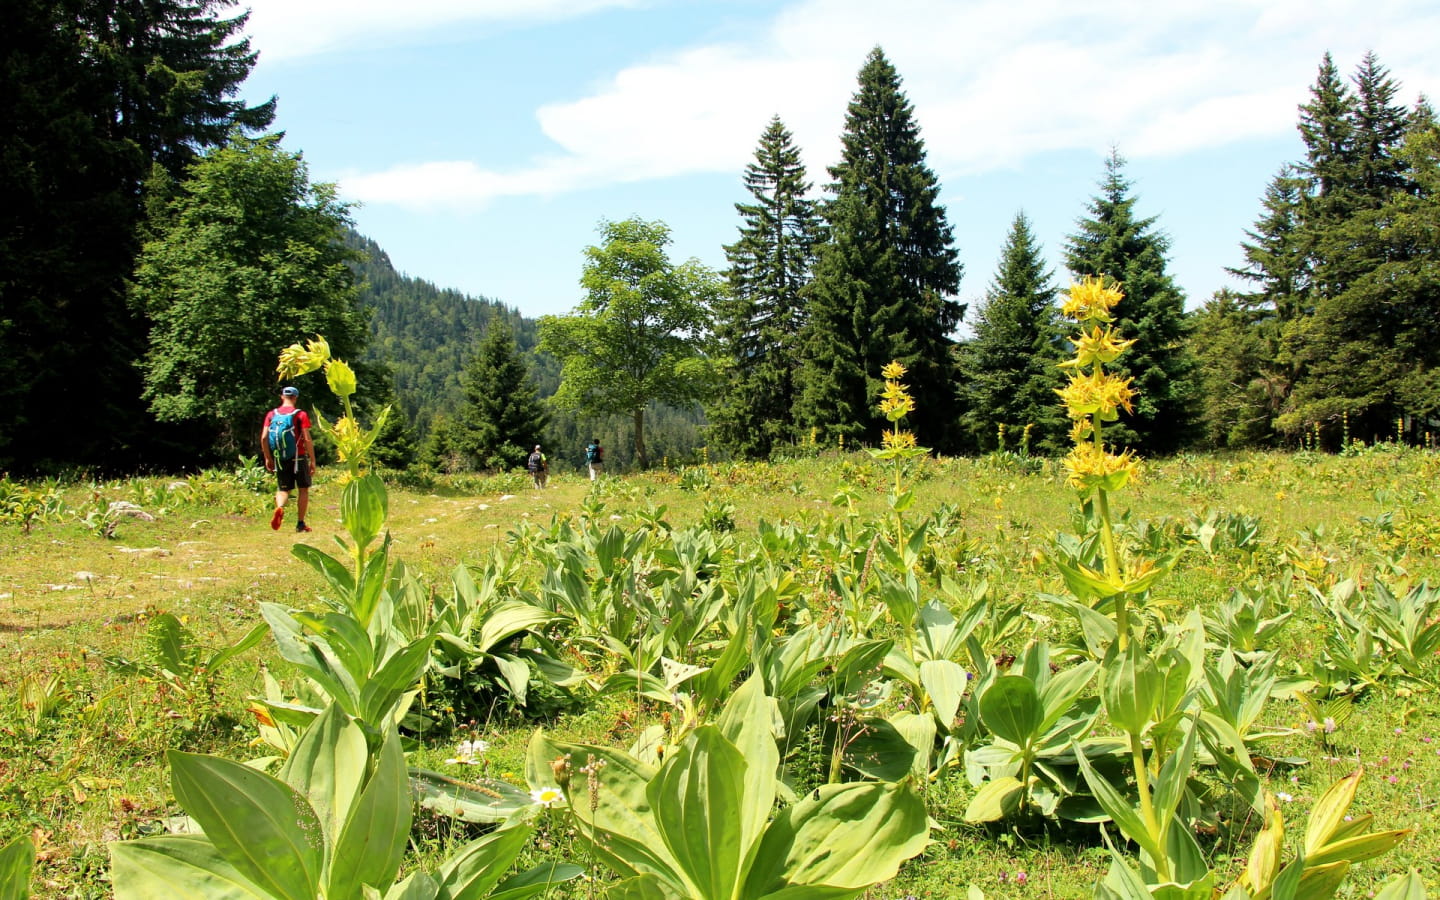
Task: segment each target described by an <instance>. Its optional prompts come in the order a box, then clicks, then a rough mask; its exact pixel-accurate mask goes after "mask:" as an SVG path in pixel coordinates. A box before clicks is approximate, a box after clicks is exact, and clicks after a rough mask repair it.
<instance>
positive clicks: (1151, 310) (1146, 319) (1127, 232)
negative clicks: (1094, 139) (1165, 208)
mask: <svg viewBox="0 0 1440 900" xmlns="http://www.w3.org/2000/svg"><path fill="white" fill-rule="evenodd" d="M1124 164H1125V163H1124V160H1123V159H1122V158H1121V157H1120V155H1119V153H1118V152H1114V151H1112V152H1111V154H1110V157H1109V159H1108V160H1107V161H1106V163H1105V177H1104V179H1102V180H1101V182H1100V194H1099V195H1098V196H1096V197H1094V198H1093V199H1092V200H1091V202H1090V206H1089V211H1090V214H1089V216H1088V217H1086V218H1084V219H1081V220H1080V222H1079V223H1078V225H1079V230H1078V231H1077V232H1076V233H1074V234H1072V235H1071V236H1070V239H1069V243H1068V245H1067V247H1066V250H1065V265H1066V266H1067V267H1068V268H1069V269H1070V271H1071V272H1072V273H1074V274H1075V276H1076V277H1083V276H1086V275H1095V276H1103V277H1105V278H1109V279H1113V280H1115V281H1118V282H1120V286H1121V289H1122V290H1123V291H1124V294H1125V299H1124V300H1123V301H1121V302H1120V304H1119V305H1118V306H1116V307H1115V309H1114V311H1113V313H1114V316H1115V320H1116V328H1117V329H1118V330H1119V332H1120V334H1121V335H1122V336H1123V337H1124V338H1127V339H1131V340H1134V341H1135V345H1134V347H1132V348H1131V349H1130V350H1129V351H1128V352H1127V353H1126V354H1125V355H1124V357H1123V359H1122V360H1121V361H1120V368H1119V370H1118V371H1120V372H1121V373H1122V374H1124V375H1126V376H1129V377H1130V378H1132V379H1134V384H1133V387H1134V389H1135V390H1136V391H1138V392H1139V396H1138V397H1137V398H1136V400H1135V410H1134V412H1133V413H1132V414H1129V415H1123V414H1122V418H1121V421H1120V425H1121V427H1118V428H1116V429H1115V430H1114V432H1113V434H1114V435H1115V437H1116V440H1117V441H1118V442H1126V443H1129V444H1130V445H1131V446H1134V447H1136V448H1137V449H1141V450H1145V451H1147V452H1151V453H1173V452H1175V451H1176V450H1179V449H1181V448H1182V447H1184V446H1185V444H1186V442H1187V441H1189V440H1190V438H1191V437H1192V436H1193V435H1194V433H1195V429H1196V425H1197V417H1198V413H1199V409H1198V400H1199V397H1198V385H1197V384H1196V381H1195V362H1194V359H1193V357H1191V355H1190V353H1189V350H1188V348H1187V346H1186V343H1185V337H1186V333H1187V324H1186V317H1185V296H1184V294H1183V293H1181V291H1180V288H1179V286H1177V285H1176V284H1175V282H1174V280H1173V279H1172V278H1171V277H1170V275H1169V273H1168V272H1166V259H1165V255H1166V253H1167V251H1168V250H1169V248H1170V242H1169V239H1168V238H1166V237H1165V236H1164V234H1162V233H1160V232H1158V231H1156V230H1155V229H1154V226H1155V219H1154V218H1153V217H1152V218H1148V219H1141V218H1137V217H1136V216H1135V198H1134V197H1133V196H1132V195H1131V193H1130V187H1131V185H1130V182H1129V181H1128V180H1126V179H1125V177H1124V175H1123V169H1124Z"/></svg>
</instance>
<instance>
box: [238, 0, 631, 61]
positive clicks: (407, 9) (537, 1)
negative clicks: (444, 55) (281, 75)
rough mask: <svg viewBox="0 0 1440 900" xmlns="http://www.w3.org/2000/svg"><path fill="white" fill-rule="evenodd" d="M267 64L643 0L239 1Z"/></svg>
mask: <svg viewBox="0 0 1440 900" xmlns="http://www.w3.org/2000/svg"><path fill="white" fill-rule="evenodd" d="M241 4H242V5H243V6H245V7H248V8H249V10H250V22H249V25H248V26H247V28H246V31H247V33H248V34H249V35H250V36H251V38H252V40H253V43H254V46H256V47H259V48H262V51H263V54H264V57H265V60H266V62H274V61H277V60H286V59H294V58H297V57H304V56H311V55H314V54H317V53H324V52H327V51H330V50H335V49H338V48H340V47H346V46H352V45H354V44H357V43H358V44H361V45H374V44H382V43H385V42H392V41H395V40H397V39H399V38H405V37H413V36H416V35H421V34H424V33H425V32H428V31H431V30H433V29H437V28H441V27H444V26H450V25H457V24H466V23H478V24H487V23H488V24H496V25H514V24H532V23H538V22H547V21H554V20H558V19H570V18H578V17H580V16H584V15H588V14H590V13H593V12H596V11H598V10H602V9H606V8H611V7H633V6H641V5H644V3H643V0H403V2H397V0H241Z"/></svg>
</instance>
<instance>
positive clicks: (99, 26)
mask: <svg viewBox="0 0 1440 900" xmlns="http://www.w3.org/2000/svg"><path fill="white" fill-rule="evenodd" d="M233 5H234V4H233V3H230V2H223V0H199V2H193V3H180V2H174V0H128V2H122V0H44V2H42V0H14V2H10V3H7V4H6V7H5V15H4V27H3V28H0V83H3V84H4V85H5V89H4V90H3V91H0V298H3V307H0V360H3V362H0V410H3V412H0V467H7V468H20V469H33V468H38V467H53V466H56V465H62V464H88V465H99V466H104V467H115V468H119V467H127V468H128V467H132V466H134V465H136V464H140V463H143V464H146V465H150V466H156V465H165V464H167V463H173V462H178V461H186V462H193V459H194V458H193V451H194V447H193V446H191V445H190V441H191V439H192V437H193V435H191V434H190V433H188V431H187V430H186V429H184V428H168V427H164V426H156V425H155V424H154V423H153V421H151V420H150V417H149V416H148V415H147V414H146V413H145V404H144V401H143V400H142V399H141V396H140V395H141V383H140V378H139V373H138V371H137V369H136V367H135V361H136V360H137V359H138V358H139V357H140V356H141V355H142V354H143V352H144V348H145V336H146V331H147V328H148V323H147V322H146V320H145V316H144V314H143V312H140V311H132V310H131V309H129V308H127V305H126V300H125V279H126V278H127V277H129V275H130V273H131V270H132V268H133V265H134V260H135V255H136V253H137V252H138V249H139V244H140V239H139V237H138V233H139V231H140V229H141V228H142V225H143V215H144V204H143V202H142V191H141V185H142V182H143V181H144V180H145V179H146V178H147V177H148V176H149V174H150V172H151V167H152V165H154V164H160V165H161V166H163V167H164V169H165V170H168V171H169V172H170V173H172V174H173V175H174V176H177V177H178V176H182V175H183V173H184V169H185V166H186V165H187V164H188V163H189V162H190V161H192V160H193V159H194V158H195V155H196V154H197V153H198V152H199V151H201V150H203V149H204V148H205V147H208V146H215V145H218V144H219V143H221V142H222V141H223V140H224V139H225V136H226V134H227V133H228V132H229V131H230V130H231V129H232V128H233V127H235V126H237V125H238V126H243V127H246V128H261V127H264V126H265V125H267V124H268V123H269V121H270V119H271V117H272V115H273V104H272V103H265V104H261V105H259V106H255V107H247V106H245V105H244V104H243V103H241V102H239V101H236V100H234V99H232V98H233V97H234V95H235V93H236V92H237V91H238V90H239V87H240V84H241V83H242V82H243V81H244V79H245V77H246V75H247V74H248V72H249V70H250V67H251V66H252V65H253V64H254V60H255V57H254V54H253V53H252V52H251V51H250V48H249V45H248V43H247V42H246V41H244V40H237V39H236V38H237V36H238V35H239V34H240V29H241V28H242V26H243V24H244V18H245V17H244V16H243V15H240V16H236V17H233V18H228V19H227V18H224V17H222V16H221V15H220V12H221V11H223V10H226V9H230V8H232V7H233ZM75 422H83V423H84V425H85V427H84V428H79V429H77V428H74V427H73V423H75ZM36 432H42V433H51V434H55V435H62V434H63V435H64V437H63V439H58V438H57V439H55V440H46V441H12V436H13V435H17V434H25V433H36Z"/></svg>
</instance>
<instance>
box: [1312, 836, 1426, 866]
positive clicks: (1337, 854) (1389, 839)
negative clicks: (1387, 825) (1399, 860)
mask: <svg viewBox="0 0 1440 900" xmlns="http://www.w3.org/2000/svg"><path fill="white" fill-rule="evenodd" d="M1410 833H1411V832H1410V829H1405V830H1403V831H1376V832H1373V833H1371V834H1362V835H1356V836H1354V837H1349V838H1345V839H1344V840H1339V841H1332V842H1331V843H1328V844H1326V845H1325V846H1323V847H1320V848H1319V849H1318V850H1316V851H1315V854H1314V855H1313V856H1308V857H1306V859H1308V860H1309V863H1310V865H1312V866H1321V865H1325V864H1327V863H1332V862H1339V861H1341V860H1344V861H1345V862H1352V863H1354V862H1363V861H1364V860H1367V859H1373V858H1375V857H1377V856H1379V855H1381V854H1382V853H1388V852H1390V851H1391V850H1392V849H1394V848H1395V846H1396V845H1397V844H1399V843H1400V842H1401V841H1403V840H1405V839H1406V838H1407V837H1409V836H1410Z"/></svg>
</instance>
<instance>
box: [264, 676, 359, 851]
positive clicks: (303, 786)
mask: <svg viewBox="0 0 1440 900" xmlns="http://www.w3.org/2000/svg"><path fill="white" fill-rule="evenodd" d="M369 766H370V751H369V748H368V747H367V746H366V743H365V733H364V731H363V730H362V729H361V728H360V726H358V725H356V724H355V723H354V722H353V721H352V720H351V719H350V717H349V716H347V715H345V713H343V712H342V711H341V710H340V708H339V707H338V706H336V705H334V704H331V705H330V706H328V707H326V709H325V712H323V713H321V714H320V716H319V718H317V719H316V720H315V721H314V722H312V723H311V724H310V727H308V728H306V729H305V733H304V734H302V735H301V736H300V740H299V741H297V742H296V744H295V747H294V748H293V749H292V750H291V751H290V756H289V757H288V758H287V759H286V760H285V764H284V765H283V766H282V767H281V768H280V773H279V774H280V780H281V781H283V782H285V783H286V784H288V785H290V786H291V787H293V788H294V789H295V790H297V791H299V792H300V793H302V794H304V795H305V798H306V799H307V800H308V801H309V802H310V806H311V808H313V809H314V810H315V815H317V816H318V817H319V818H320V826H321V828H322V829H323V830H324V834H325V837H326V840H327V841H334V840H335V838H337V837H339V835H340V829H341V828H343V827H344V825H345V820H346V819H347V818H349V816H350V808H351V807H352V806H353V805H354V803H355V801H356V800H357V799H358V798H359V797H360V788H361V787H362V785H363V784H364V781H365V771H366V769H368V768H369Z"/></svg>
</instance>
